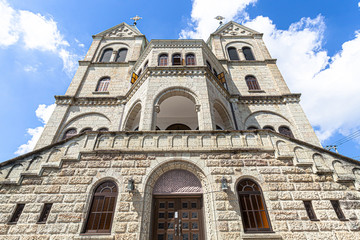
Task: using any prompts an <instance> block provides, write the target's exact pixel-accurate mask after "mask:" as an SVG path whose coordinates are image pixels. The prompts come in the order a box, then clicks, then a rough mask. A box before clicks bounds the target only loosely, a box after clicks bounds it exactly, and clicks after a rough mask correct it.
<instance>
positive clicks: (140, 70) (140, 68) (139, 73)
mask: <svg viewBox="0 0 360 240" xmlns="http://www.w3.org/2000/svg"><path fill="white" fill-rule="evenodd" d="M141 72H142V69H141V68H140V70H139V73H138V76H140V75H141Z"/></svg>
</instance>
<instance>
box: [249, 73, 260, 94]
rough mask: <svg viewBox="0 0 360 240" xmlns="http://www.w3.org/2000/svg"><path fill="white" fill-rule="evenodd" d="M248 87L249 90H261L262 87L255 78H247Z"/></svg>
mask: <svg viewBox="0 0 360 240" xmlns="http://www.w3.org/2000/svg"><path fill="white" fill-rule="evenodd" d="M245 81H246V85H247V86H248V88H249V90H260V86H259V83H258V81H257V80H256V78H255V77H254V76H251V75H249V76H246V77H245Z"/></svg>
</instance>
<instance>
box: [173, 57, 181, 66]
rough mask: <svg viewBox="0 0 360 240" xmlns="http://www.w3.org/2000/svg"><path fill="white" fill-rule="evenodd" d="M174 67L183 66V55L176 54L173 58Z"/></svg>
mask: <svg viewBox="0 0 360 240" xmlns="http://www.w3.org/2000/svg"><path fill="white" fill-rule="evenodd" d="M172 65H181V55H180V54H174V55H173V57H172Z"/></svg>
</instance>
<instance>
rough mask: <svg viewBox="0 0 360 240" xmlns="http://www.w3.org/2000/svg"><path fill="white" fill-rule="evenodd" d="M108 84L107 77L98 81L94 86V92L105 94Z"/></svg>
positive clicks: (108, 79)
mask: <svg viewBox="0 0 360 240" xmlns="http://www.w3.org/2000/svg"><path fill="white" fill-rule="evenodd" d="M109 84H110V78H109V77H106V78H102V79H100V80H99V82H98V84H97V86H96V92H106V91H107V90H108V87H109Z"/></svg>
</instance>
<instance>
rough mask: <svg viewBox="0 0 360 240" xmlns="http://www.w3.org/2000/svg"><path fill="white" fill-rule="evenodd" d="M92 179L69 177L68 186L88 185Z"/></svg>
mask: <svg viewBox="0 0 360 240" xmlns="http://www.w3.org/2000/svg"><path fill="white" fill-rule="evenodd" d="M92 179H93V178H92V177H86V176H82V177H71V178H70V181H69V184H90V183H91V182H92Z"/></svg>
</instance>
